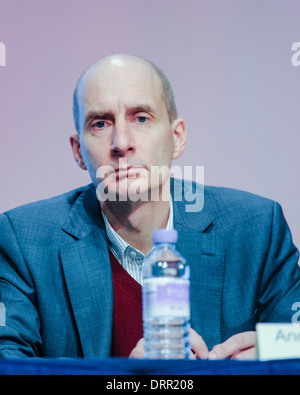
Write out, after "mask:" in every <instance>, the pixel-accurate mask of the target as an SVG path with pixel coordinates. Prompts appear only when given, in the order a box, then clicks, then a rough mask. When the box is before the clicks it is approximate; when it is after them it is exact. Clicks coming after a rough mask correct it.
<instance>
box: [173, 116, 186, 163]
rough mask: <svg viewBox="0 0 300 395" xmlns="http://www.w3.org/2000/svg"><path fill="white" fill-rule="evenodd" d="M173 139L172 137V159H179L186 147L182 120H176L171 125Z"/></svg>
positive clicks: (184, 128)
mask: <svg viewBox="0 0 300 395" xmlns="http://www.w3.org/2000/svg"><path fill="white" fill-rule="evenodd" d="M172 130H173V137H174V151H173V158H172V159H177V158H179V157H180V156H181V155H182V154H183V153H184V151H185V147H186V127H185V122H184V120H183V119H182V118H178V119H176V120H175V121H174V122H173V123H172Z"/></svg>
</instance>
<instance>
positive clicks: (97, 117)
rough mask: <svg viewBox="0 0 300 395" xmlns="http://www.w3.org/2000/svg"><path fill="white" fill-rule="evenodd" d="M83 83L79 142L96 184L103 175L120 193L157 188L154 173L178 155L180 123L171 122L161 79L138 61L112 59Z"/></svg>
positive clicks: (114, 190)
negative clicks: (176, 147)
mask: <svg viewBox="0 0 300 395" xmlns="http://www.w3.org/2000/svg"><path fill="white" fill-rule="evenodd" d="M83 84H84V85H83V88H82V89H83V100H82V101H83V103H82V108H81V117H80V120H81V126H82V129H81V133H80V136H79V144H80V153H81V156H82V159H83V161H84V164H85V167H86V168H87V170H88V171H89V173H90V176H91V179H92V181H93V183H94V185H95V186H98V184H99V183H100V182H102V180H103V179H104V178H106V177H107V178H106V180H105V185H107V186H108V188H109V191H110V192H111V193H117V195H120V196H122V195H124V196H126V195H127V196H128V190H130V188H131V193H132V191H133V189H134V190H137V192H138V193H139V195H142V194H143V193H147V192H148V191H149V189H150V188H152V189H155V188H158V186H159V185H160V184H161V182H162V180H160V179H159V177H156V176H154V174H155V171H157V169H158V167H161V166H166V167H168V168H170V166H171V161H172V159H173V158H175V157H178V156H179V155H180V154H181V153H178V152H177V151H178V150H176V149H175V146H176V144H177V143H176V142H177V140H178V133H177V132H176V131H175V129H176V130H177V129H180V128H178V124H179V122H176V121H174V122H173V123H172V124H171V123H170V121H169V117H168V113H167V108H166V104H165V100H164V98H163V94H162V88H161V85H160V81H159V77H158V76H157V75H156V74H155V72H154V71H153V70H152V69H151V68H150V67H149V66H148V65H145V64H144V63H142V62H132V61H131V63H128V62H127V63H126V62H124V61H123V60H121V59H119V60H116V59H115V60H114V61H111V62H109V63H108V64H107V63H106V64H104V65H103V64H102V65H98V66H97V67H95V68H94V69H92V70H91V71H90V73H89V74H88V75H87V77H86V78H85V81H84V82H83ZM181 124H183V122H181ZM181 129H182V128H181ZM183 134H184V133H183ZM181 138H182V136H181ZM177 145H178V144H177ZM137 185H138V188H137Z"/></svg>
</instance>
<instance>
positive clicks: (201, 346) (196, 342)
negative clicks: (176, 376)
mask: <svg viewBox="0 0 300 395" xmlns="http://www.w3.org/2000/svg"><path fill="white" fill-rule="evenodd" d="M189 332H190V343H191V349H192V350H193V352H194V353H195V355H196V357H197V358H201V359H207V358H208V348H207V345H206V344H205V342H204V340H203V339H202V337H201V336H200V335H199V334H198V333H197V332H196V331H194V329H192V328H190V331H189Z"/></svg>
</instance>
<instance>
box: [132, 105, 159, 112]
mask: <svg viewBox="0 0 300 395" xmlns="http://www.w3.org/2000/svg"><path fill="white" fill-rule="evenodd" d="M138 112H147V113H150V114H155V110H154V108H153V107H151V106H149V105H148V104H145V105H144V104H141V105H137V106H133V107H128V108H127V113H129V114H136V113H138Z"/></svg>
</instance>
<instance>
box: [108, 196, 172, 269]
mask: <svg viewBox="0 0 300 395" xmlns="http://www.w3.org/2000/svg"><path fill="white" fill-rule="evenodd" d="M102 216H103V219H104V224H105V229H106V234H107V238H108V241H109V246H110V248H111V250H112V252H113V254H114V255H115V257H116V258H117V259H118V261H119V262H120V263H121V264H122V262H123V260H124V258H125V255H126V254H127V255H128V254H131V255H134V254H132V253H135V255H134V256H136V257H138V258H141V257H143V258H144V257H145V255H144V254H143V253H142V252H141V251H139V250H137V249H135V248H133V247H131V246H130V245H129V244H128V243H127V242H126V241H125V240H124V239H123V238H122V237H121V236H120V235H119V234H118V233H117V232H116V231H115V230H114V229H113V227H112V226H111V224H110V223H109V221H108V219H107V218H106V216H105V214H104V213H103V211H102ZM166 229H167V230H171V229H174V214H173V200H172V196H171V198H170V212H169V219H168V223H167V226H166ZM151 251H152V250H151ZM149 253H150V252H149ZM149 253H148V254H149ZM148 254H147V255H148Z"/></svg>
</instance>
